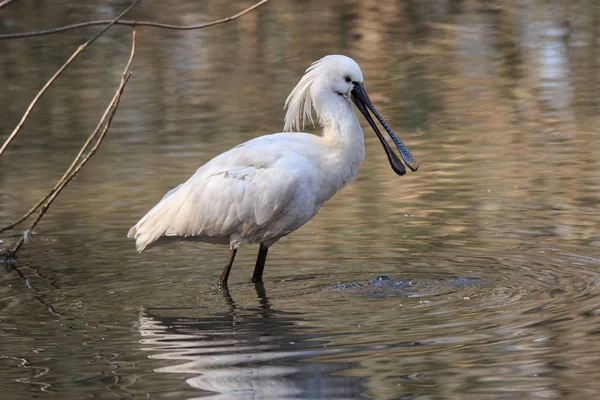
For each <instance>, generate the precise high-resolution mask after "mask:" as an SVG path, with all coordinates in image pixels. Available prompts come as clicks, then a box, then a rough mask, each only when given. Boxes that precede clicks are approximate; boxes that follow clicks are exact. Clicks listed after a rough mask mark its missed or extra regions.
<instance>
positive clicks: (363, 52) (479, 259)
mask: <svg viewBox="0 0 600 400" xmlns="http://www.w3.org/2000/svg"><path fill="white" fill-rule="evenodd" d="M38 3H39V2H38ZM38 3H36V4H35V5H32V4H30V3H29V2H15V3H14V4H12V5H11V6H10V7H6V8H4V9H2V10H0V33H4V32H12V31H25V30H30V29H36V28H41V27H50V26H58V25H61V24H64V23H67V22H75V21H80V20H87V19H95V18H108V17H110V16H112V15H114V14H115V12H116V10H120V9H122V8H124V4H122V3H121V2H109V3H105V2H100V1H95V2H86V4H85V5H80V4H75V3H73V4H67V2H60V4H61V5H62V6H59V3H57V2H52V3H48V2H46V3H44V2H42V3H39V4H38ZM63 3H64V4H63ZM251 3H252V1H250V0H249V1H239V2H218V1H207V2H200V3H198V2H192V1H188V2H186V1H176V2H170V3H169V4H168V5H167V4H166V3H165V4H158V3H153V2H144V3H143V4H142V5H141V6H140V7H139V8H138V9H136V11H135V13H134V14H132V17H135V18H139V19H150V20H160V21H170V22H174V23H181V24H187V23H195V22H200V21H208V20H212V19H215V18H218V17H221V16H223V15H228V14H231V13H233V12H235V11H237V10H239V9H241V8H244V7H246V6H248V5H250V4H251ZM599 26H600V8H599V5H598V3H597V2H594V1H579V2H564V3H560V4H559V3H556V2H543V1H535V0H527V1H521V2H509V3H506V2H497V1H491V2H490V1H472V2H466V1H439V0H436V1H433V0H431V1H419V2H416V1H403V2H398V1H395V0H394V1H392V0H389V1H388V0H384V1H382V0H378V1H375V0H372V1H371V0H362V1H353V0H352V1H351V0H345V1H302V2H300V1H293V0H276V1H272V2H271V3H270V4H269V5H267V6H265V7H263V8H261V9H260V10H258V11H257V12H255V13H252V14H249V15H247V16H245V17H244V18H243V19H240V20H239V21H237V22H234V23H231V24H228V25H223V26H217V27H214V28H211V29H207V30H202V31H189V32H167V31H161V30H152V29H144V28H140V29H139V30H138V51H137V56H136V57H137V58H136V60H135V62H134V63H135V67H134V75H133V77H132V79H131V81H130V83H129V85H128V87H127V89H126V94H125V97H124V98H123V101H122V103H121V106H120V109H119V111H118V113H117V115H116V117H115V120H114V123H113V125H112V128H111V131H110V133H109V136H108V138H107V140H106V141H105V143H104V144H103V145H102V148H101V149H100V151H99V153H98V154H97V155H96V156H95V158H94V159H93V160H92V162H91V163H89V164H88V166H86V168H85V170H84V171H83V172H82V174H80V175H79V176H78V178H77V179H76V181H74V182H73V184H72V185H71V186H69V187H68V189H67V190H66V191H65V192H64V193H63V194H62V195H61V197H60V198H59V200H58V201H57V203H56V204H55V206H54V207H53V209H52V210H51V212H50V213H49V214H48V215H47V216H46V217H45V218H44V219H43V221H42V223H41V224H40V225H39V226H38V228H37V229H36V235H35V236H34V238H33V240H32V241H31V242H30V243H28V244H27V245H26V246H25V247H24V248H23V249H22V253H21V255H20V259H19V262H20V263H21V266H22V267H21V269H22V270H23V272H24V273H25V274H26V275H27V276H29V277H30V279H31V280H32V282H33V284H34V285H35V287H36V289H37V291H36V292H35V293H34V292H33V291H32V290H27V289H26V288H25V287H24V286H23V283H22V282H21V281H20V280H19V279H17V278H16V277H15V276H14V275H13V274H2V275H0V276H1V278H0V279H1V280H2V285H0V307H1V308H0V310H1V311H0V334H1V335H2V341H1V343H2V344H0V371H1V374H0V375H1V376H2V378H0V379H1V382H2V386H3V390H4V392H5V393H7V394H8V395H9V396H10V397H9V398H15V399H20V398H23V399H26V398H31V397H32V396H34V395H39V394H40V391H46V392H49V393H47V394H46V395H50V396H53V397H57V398H58V397H62V398H67V397H68V396H72V397H74V398H82V397H83V398H86V397H91V396H92V395H93V396H97V397H101V398H104V397H109V396H113V397H119V398H123V397H126V396H129V395H139V396H144V395H146V394H149V395H150V396H151V397H158V398H163V397H170V398H194V397H201V396H206V395H209V394H212V395H214V396H217V397H218V396H221V398H237V397H239V398H262V397H269V396H270V397H272V398H349V397H363V398H377V399H388V398H401V399H416V398H419V399H433V398H436V399H437V398H448V399H465V398H473V399H513V398H559V399H562V398H576V399H595V398H597V394H598V393H599V392H600V385H599V384H598V382H599V378H600V376H599V373H598V371H600V368H599V367H600V356H599V354H600V342H599V339H598V337H599V336H598V332H599V330H598V326H600V316H599V312H598V309H599V306H600V302H599V299H598V289H597V286H598V282H599V275H598V273H599V272H600V249H599V246H600V237H599V234H598V224H599V222H600V211H599V210H598V203H599V200H600V195H599V193H600V162H599V161H598V157H597V155H598V154H600V140H599V139H598V134H597V130H598V129H597V126H598V122H599V117H598V115H599V109H600V74H599V72H598V71H600V68H599V67H600V58H599V54H600V52H599V48H598V43H599V35H600V31H599V30H598V27H599ZM93 32H94V30H93V29H89V30H85V31H72V32H70V33H67V34H62V35H60V36H49V37H41V38H32V39H27V40H19V41H0V85H1V87H2V89H3V90H0V109H1V110H2V111H0V115H1V118H0V139H2V140H3V138H4V137H6V136H7V135H8V133H9V132H10V131H11V130H12V128H13V127H14V125H15V124H16V123H17V121H18V119H19V118H20V116H21V113H22V112H23V110H24V109H25V108H26V106H27V104H28V103H29V101H30V100H31V99H32V97H33V96H34V95H35V93H36V92H37V90H39V88H40V87H41V86H42V85H43V84H44V82H45V80H46V79H47V78H48V77H49V76H50V75H51V74H52V73H53V72H54V71H55V69H56V68H57V67H58V66H59V65H60V64H61V63H62V62H63V61H64V60H65V59H66V58H67V57H68V56H69V55H70V54H71V52H72V51H73V50H74V48H75V47H76V46H77V45H78V44H80V42H81V41H82V40H83V38H84V37H88V36H89V35H91V34H92V33H93ZM129 43H130V42H129V30H128V29H126V28H123V27H116V28H115V29H113V30H111V31H110V32H109V34H107V35H106V36H104V37H103V38H102V39H101V40H99V42H98V43H96V44H94V46H92V47H91V48H89V49H88V50H86V52H85V53H84V54H83V55H82V57H81V59H80V60H78V61H77V62H76V64H74V65H73V67H72V68H70V69H69V70H67V72H66V74H65V76H63V77H62V78H61V79H60V80H59V81H58V82H57V83H56V86H54V87H53V88H52V89H51V91H50V92H49V93H48V94H47V95H46V96H45V97H44V98H43V99H42V101H41V103H40V105H39V107H38V108H37V109H36V110H35V112H34V113H33V114H32V117H31V119H30V120H29V121H28V123H27V124H26V126H25V129H24V130H23V132H22V133H21V134H20V136H19V137H18V138H17V140H16V141H15V142H14V144H13V145H12V146H11V147H10V148H9V149H8V151H7V153H6V154H5V155H3V156H2V158H0V182H1V188H2V190H1V191H0V221H3V222H8V221H10V220H12V219H13V218H15V217H16V216H18V215H20V214H21V213H22V212H24V211H26V210H27V209H28V208H29V206H30V205H31V204H32V203H34V202H35V201H36V200H37V199H38V198H39V197H40V196H42V195H43V194H44V193H45V191H46V190H47V189H49V187H50V186H51V185H52V182H53V181H54V180H55V179H58V178H59V177H60V175H61V174H62V170H63V169H64V168H66V166H67V165H68V164H69V163H70V159H71V157H72V156H73V155H74V154H75V153H76V151H77V149H78V146H79V145H80V144H81V143H82V142H83V140H84V139H85V137H86V136H87V135H88V134H89V132H91V130H92V129H93V127H94V125H95V123H96V121H97V119H98V118H99V117H100V114H101V112H102V110H103V108H104V106H105V104H107V102H108V101H109V99H110V97H111V96H112V93H113V90H114V88H115V87H116V85H117V83H118V80H119V78H120V76H119V75H120V73H121V71H122V68H123V65H124V63H125V61H126V59H127V56H128V52H129ZM329 53H342V54H347V55H349V56H351V57H353V58H354V59H356V60H357V62H358V63H359V64H360V65H361V67H362V69H363V73H364V75H365V80H366V82H365V85H366V86H367V88H368V90H369V93H370V95H371V98H372V100H373V101H374V102H375V103H376V107H377V108H378V109H379V110H380V112H381V113H382V114H383V115H384V116H385V118H386V119H387V121H388V122H389V123H390V125H391V126H392V127H393V128H395V130H396V131H397V132H398V134H399V135H400V137H401V138H402V139H403V140H404V142H405V143H406V144H407V146H409V148H410V149H411V150H412V151H413V152H414V154H415V156H416V157H417V158H418V159H419V161H420V163H421V168H420V169H419V171H418V172H417V173H416V174H409V175H407V176H404V177H402V178H399V177H397V176H396V175H395V174H394V173H393V172H392V171H391V170H390V169H389V166H388V164H387V160H386V159H385V155H384V154H383V152H382V151H381V149H380V144H379V143H378V142H377V140H376V138H375V137H374V135H372V134H371V133H370V132H369V131H366V132H367V135H366V146H367V158H366V161H365V164H364V165H363V166H362V168H361V170H360V172H359V176H358V178H357V180H356V182H354V183H353V184H352V185H350V186H349V187H348V188H346V189H345V190H344V191H343V192H342V193H340V194H338V195H337V196H336V197H335V198H334V199H332V200H331V201H330V202H329V203H328V204H327V205H326V206H325V207H324V208H323V209H322V210H321V212H320V213H319V215H318V216H317V217H316V218H315V219H314V220H313V221H311V222H310V223H309V224H307V225H306V226H305V227H303V228H302V229H301V230H300V231H298V232H296V233H295V234H293V235H291V236H290V237H288V238H286V239H284V240H282V241H281V242H280V243H279V244H278V245H276V246H274V248H273V249H272V251H271V254H270V262H269V264H268V266H267V268H266V270H265V278H266V282H265V290H266V293H262V294H261V292H259V293H258V294H257V292H256V290H255V288H254V285H252V284H249V283H248V278H249V276H250V273H251V268H252V266H253V262H254V256H255V254H254V253H255V251H256V250H255V249H247V250H243V251H241V252H240V253H238V260H237V263H236V266H235V267H234V270H233V271H232V275H231V277H230V285H231V290H232V292H231V295H230V298H224V297H223V296H222V294H221V293H219V292H218V291H217V289H216V287H215V286H214V282H215V281H216V279H217V278H218V275H219V273H220V270H221V268H222V263H223V261H224V258H225V256H226V254H225V252H226V250H225V249H223V248H219V247H211V246H205V245H197V246H193V245H189V244H187V245H185V244H184V245H180V244H174V245H173V246H170V247H167V248H163V249H159V248H157V249H153V250H151V251H149V252H148V253H147V254H144V255H141V256H139V255H137V254H135V252H134V249H133V244H132V242H130V241H127V240H126V239H125V234H126V232H127V229H128V227H129V226H130V225H132V224H133V223H135V222H136V221H137V219H138V218H139V217H140V216H141V215H142V214H143V213H144V212H145V211H146V210H147V209H148V207H149V206H151V205H152V204H154V203H155V202H156V201H157V200H158V199H159V198H160V197H161V196H162V194H163V193H164V192H165V191H166V190H168V189H170V188H172V187H173V186H175V185H176V184H178V183H180V182H182V181H183V180H185V179H187V177H188V176H189V175H190V174H191V173H192V172H193V171H194V170H195V169H196V168H197V167H198V166H199V165H201V164H202V163H204V162H205V161H207V160H208V159H209V158H210V157H211V156H213V155H215V154H217V153H219V152H222V151H224V150H227V149H229V148H230V147H232V146H234V145H236V144H238V143H240V142H242V141H245V140H248V139H250V138H252V137H255V136H258V135H261V134H264V133H270V132H277V131H279V130H281V128H282V121H283V115H284V114H283V110H282V106H283V101H284V99H285V98H286V96H287V94H288V93H289V91H290V90H291V89H292V88H293V86H294V85H295V83H296V82H297V80H298V79H299V77H300V75H301V73H302V72H303V70H304V69H305V68H306V67H307V66H308V65H309V64H310V63H311V62H312V61H314V60H316V59H318V58H320V57H321V56H323V55H325V54H329ZM15 234H20V232H17V233H15ZM0 239H2V240H4V241H5V242H11V241H12V240H14V236H11V235H4V236H2V237H0ZM383 275H385V276H390V277H391V280H390V282H392V286H384V287H381V286H377V285H375V286H373V285H372V284H370V282H371V280H372V279H373V278H374V277H376V276H383ZM36 296H37V298H41V299H44V301H47V302H50V303H51V304H52V305H54V307H55V308H56V309H57V311H59V312H60V313H61V314H62V315H63V316H62V317H57V316H53V315H52V314H50V313H48V311H47V310H46V309H45V308H44V306H43V305H42V304H40V302H39V301H36V299H35V298H36ZM134 323H135V324H136V327H134V328H132V327H131V326H132V325H133V324H134ZM144 324H146V325H144ZM138 325H139V326H138ZM240 390H242V391H240ZM265 390H266V392H265ZM215 392H218V393H216V394H215ZM265 393H266V394H265Z"/></svg>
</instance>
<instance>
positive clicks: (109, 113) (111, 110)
mask: <svg viewBox="0 0 600 400" xmlns="http://www.w3.org/2000/svg"><path fill="white" fill-rule="evenodd" d="M134 54H135V30H134V31H133V37H132V43H131V54H130V56H129V60H128V61H127V65H126V66H125V70H124V71H123V76H122V77H121V84H120V85H119V88H118V89H117V91H116V93H115V95H114V96H113V98H112V100H111V102H110V103H109V105H108V107H107V108H106V110H105V111H104V114H103V115H102V118H101V119H100V123H99V124H98V126H97V127H96V129H94V131H93V132H92V134H91V135H90V138H93V137H95V136H96V135H97V134H98V132H99V131H100V129H102V132H101V133H100V135H99V136H98V138H97V140H96V143H95V144H94V146H93V147H92V149H91V150H90V152H89V153H88V154H87V155H86V156H85V157H84V158H83V159H82V160H81V162H80V163H79V165H77V167H76V168H75V169H74V170H73V172H72V173H71V174H70V175H69V176H68V177H67V178H66V179H65V180H64V181H63V182H62V184H61V185H60V186H59V187H58V189H57V190H56V191H55V192H54V193H52V195H51V196H50V197H49V198H48V200H47V201H46V203H45V204H44V206H43V207H42V209H41V210H40V212H39V213H38V215H37V216H36V218H35V219H34V220H33V222H32V223H31V224H30V225H29V227H28V229H27V231H26V232H31V231H32V230H33V228H35V226H36V225H37V224H38V222H39V221H40V220H41V219H42V217H43V216H44V214H46V211H48V208H50V205H51V204H52V202H53V201H54V199H56V197H57V196H58V195H59V194H60V192H61V191H62V190H63V189H64V188H65V186H67V184H68V183H69V182H70V181H71V180H72V179H73V178H74V177H75V175H77V173H78V172H79V171H80V170H81V168H83V166H84V165H85V164H86V163H87V162H88V161H89V160H90V158H91V157H92V156H93V155H94V154H95V153H96V150H97V149H98V147H99V146H100V144H101V143H102V140H103V139H104V137H105V136H106V133H107V132H108V128H109V127H110V124H111V122H112V119H113V117H114V115H115V112H116V111H117V107H118V106H119V101H120V100H121V95H122V94H123V90H124V89H125V85H126V84H127V81H129V78H130V77H131V62H132V61H133V55H134ZM25 236H26V235H22V236H21V238H20V239H19V240H18V241H17V243H16V244H15V245H14V247H13V248H12V249H11V250H10V251H9V253H8V256H9V257H14V256H15V254H16V253H17V251H18V250H19V249H20V248H21V246H22V245H23V243H25Z"/></svg>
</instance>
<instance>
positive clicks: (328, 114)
mask: <svg viewBox="0 0 600 400" xmlns="http://www.w3.org/2000/svg"><path fill="white" fill-rule="evenodd" d="M325 96H326V97H327V98H323V97H325ZM315 97H316V98H313V101H314V102H315V106H316V107H315V109H317V110H318V112H317V114H318V117H319V122H320V123H321V125H322V126H323V133H322V135H321V140H322V143H323V144H324V145H325V146H326V147H327V148H328V151H327V152H326V153H325V154H323V155H322V160H321V162H322V166H321V167H322V168H324V169H325V170H326V171H328V174H326V177H324V179H327V180H328V181H330V182H329V183H330V184H331V185H332V186H331V187H332V188H333V192H332V193H331V194H328V196H329V197H331V196H333V194H335V192H337V191H338V190H340V189H341V188H342V187H343V186H345V185H346V184H347V183H348V182H350V181H351V180H352V179H353V178H354V177H355V176H356V174H357V172H358V167H359V166H360V165H361V164H362V162H363V159H364V157H365V145H364V135H363V131H362V128H361V127H360V124H359V122H358V119H357V118H356V114H355V113H354V110H353V109H352V104H351V103H350V101H349V100H348V99H346V98H345V97H343V96H340V95H338V94H333V93H331V92H330V93H328V94H326V95H324V96H323V97H321V98H319V96H315ZM326 197H327V196H326Z"/></svg>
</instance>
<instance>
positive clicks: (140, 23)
mask: <svg viewBox="0 0 600 400" xmlns="http://www.w3.org/2000/svg"><path fill="white" fill-rule="evenodd" d="M269 1H270V0H261V1H259V2H258V3H256V4H254V5H252V6H250V7H248V8H246V9H245V10H242V11H240V12H239V13H237V14H234V15H232V16H230V17H225V18H221V19H218V20H216V21H211V22H207V23H205V24H196V25H171V24H163V23H160V22H152V21H129V20H119V21H117V22H115V24H116V25H128V26H133V27H138V26H149V27H154V28H164V29H175V30H182V31H188V30H194V29H203V28H208V27H209V26H214V25H219V24H223V23H225V22H229V21H233V20H235V19H238V18H239V17H241V16H242V15H244V14H247V13H249V12H250V11H252V10H254V9H256V8H258V7H260V6H262V5H263V4H265V3H267V2H269ZM109 22H110V20H97V21H87V22H80V23H78V24H73V25H67V26H61V27H58V28H52V29H46V30H42V31H33V32H22V33H7V34H4V35H0V40H2V39H22V38H27V37H32V36H43V35H52V34H54V33H60V32H66V31H69V30H71V29H77V28H84V27H87V26H94V25H105V24H108V23H109Z"/></svg>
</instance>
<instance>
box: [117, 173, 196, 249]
mask: <svg viewBox="0 0 600 400" xmlns="http://www.w3.org/2000/svg"><path fill="white" fill-rule="evenodd" d="M181 186H183V185H179V186H177V187H176V188H175V189H173V190H170V191H169V192H168V193H167V194H166V195H165V196H164V197H163V198H162V200H161V201H159V202H158V204H156V205H155V206H154V207H153V208H152V209H151V210H150V211H148V213H147V214H146V215H144V217H143V218H142V219H140V220H139V222H138V223H137V224H135V225H134V226H132V227H131V229H129V232H128V233H127V237H128V238H133V239H135V240H136V242H135V247H136V249H137V251H138V253H141V252H142V251H144V249H146V248H147V247H148V246H149V245H151V244H152V243H154V242H155V241H156V240H158V239H159V238H160V237H161V236H165V235H167V232H168V231H169V228H170V225H171V221H172V219H173V217H174V215H175V214H177V212H178V211H179V209H180V207H181V205H182V204H175V203H177V202H181V200H183V199H184V198H185V197H178V196H171V195H172V194H174V193H175V192H176V191H177V190H178V189H180V188H181Z"/></svg>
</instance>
